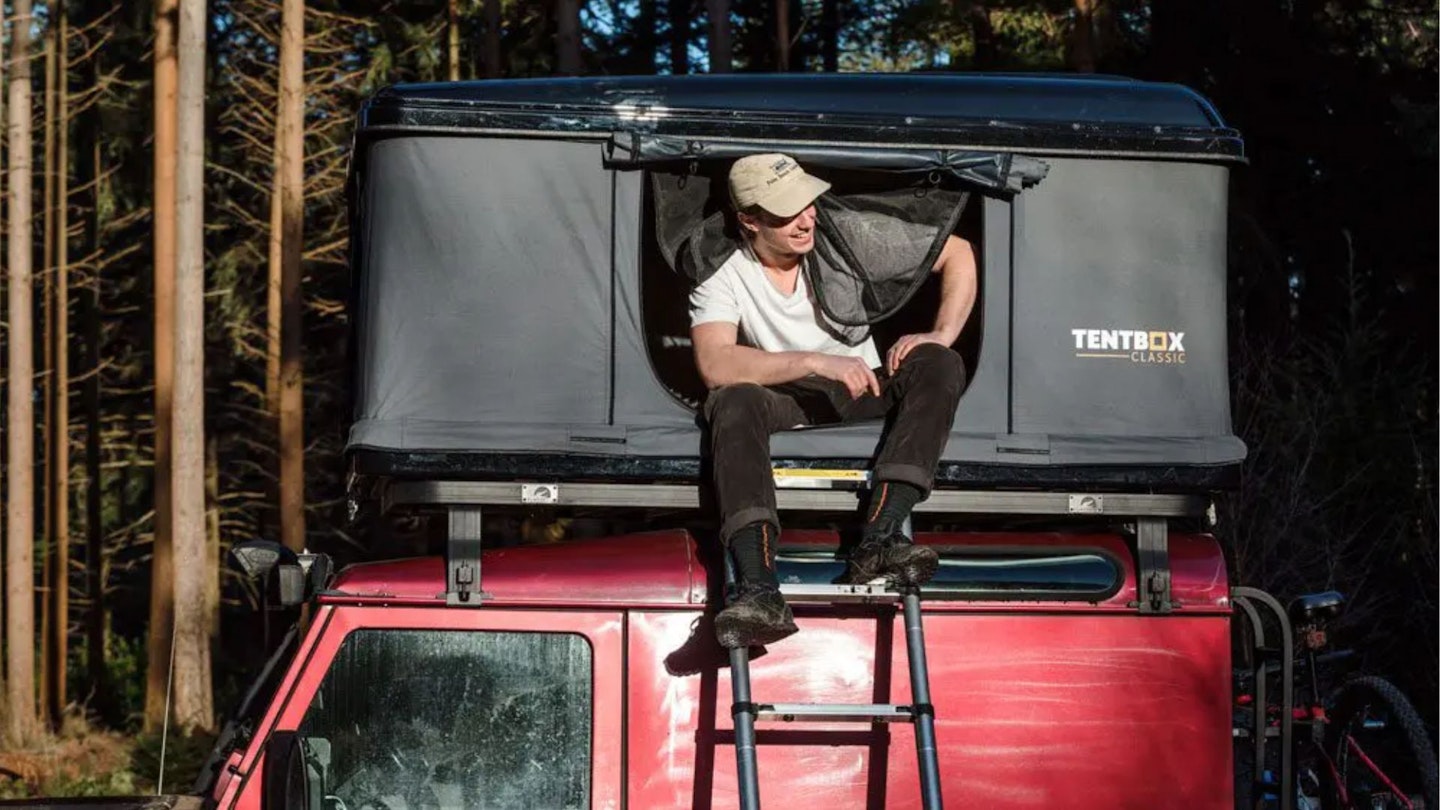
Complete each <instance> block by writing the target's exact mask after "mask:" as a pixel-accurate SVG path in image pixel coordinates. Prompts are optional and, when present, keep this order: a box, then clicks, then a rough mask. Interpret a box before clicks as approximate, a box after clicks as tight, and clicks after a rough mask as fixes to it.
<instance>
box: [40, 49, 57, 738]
mask: <svg viewBox="0 0 1440 810" xmlns="http://www.w3.org/2000/svg"><path fill="white" fill-rule="evenodd" d="M44 65H45V91H44V93H45V98H44V100H43V102H42V103H41V107H42V108H43V109H44V116H43V118H42V119H41V120H42V123H41V132H42V133H43V134H42V135H41V143H42V146H41V153H42V154H43V155H44V156H45V157H44V162H43V163H42V164H41V165H42V168H41V171H40V183H41V188H42V189H43V191H42V192H41V196H40V199H41V203H40V219H41V226H40V232H41V237H40V289H41V295H40V367H39V368H38V369H36V372H37V373H38V374H39V376H40V378H41V379H42V380H43V383H42V384H41V386H40V459H41V461H40V469H39V475H40V482H41V483H40V596H41V598H40V662H39V663H40V706H41V707H42V709H43V710H44V712H45V715H46V717H47V718H48V717H49V716H50V709H51V706H52V703H53V701H52V699H51V694H50V690H51V688H52V687H53V686H54V682H55V675H54V673H53V672H51V669H50V665H51V663H52V656H51V654H50V640H51V638H53V636H54V633H53V631H52V629H51V625H52V621H53V618H54V617H53V611H54V608H55V599H54V593H55V563H54V554H53V549H54V546H55V543H54V541H55V524H54V521H53V515H52V514H51V506H52V505H53V503H54V501H53V499H52V498H51V497H50V493H51V490H52V488H53V487H54V484H55V480H54V479H55V456H54V448H55V442H54V428H55V425H54V416H55V409H54V403H55V373H54V370H55V318H54V315H55V274H54V272H53V271H54V268H55V26H54V25H53V24H47V25H46V27H45V46H44Z"/></svg>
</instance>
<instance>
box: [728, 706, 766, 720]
mask: <svg viewBox="0 0 1440 810" xmlns="http://www.w3.org/2000/svg"><path fill="white" fill-rule="evenodd" d="M759 713H760V704H759V703H746V702H740V703H732V704H730V716H731V717H739V716H740V715H742V714H759Z"/></svg>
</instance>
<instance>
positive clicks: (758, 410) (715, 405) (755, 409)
mask: <svg viewBox="0 0 1440 810" xmlns="http://www.w3.org/2000/svg"><path fill="white" fill-rule="evenodd" d="M769 395H770V392H769V391H766V390H765V388H764V387H763V386H760V385H756V384H755V383H736V384H734V385H722V386H721V387H719V388H716V389H713V390H711V391H710V394H709V395H708V396H707V397H706V398H705V421H707V422H709V423H710V424H711V426H715V425H717V424H718V425H724V424H726V423H727V422H734V421H746V422H748V421H751V420H756V419H760V418H761V417H762V416H763V415H764V413H765V405H766V400H767V398H768V397H769Z"/></svg>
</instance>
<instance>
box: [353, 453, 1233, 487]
mask: <svg viewBox="0 0 1440 810" xmlns="http://www.w3.org/2000/svg"><path fill="white" fill-rule="evenodd" d="M705 466H706V463H705V461H704V460H703V459H700V458H694V457H690V458H666V457H652V456H620V455H581V454H572V453H473V452H413V451H377V450H352V451H351V453H350V471H351V473H352V474H354V475H358V476H364V477H367V478H380V479H389V480H391V481H397V482H398V481H521V480H528V481H540V482H555V483H565V482H571V483H617V484H689V485H695V484H699V483H701V482H703V481H704V480H705V477H706V476H705V473H704V470H705ZM774 466H775V467H776V468H785V469H795V470H807V469H808V470H864V469H867V468H868V467H869V466H870V460H869V459H854V458H848V459H814V458H807V459H784V458H778V459H775V460H774ZM1239 478H1240V465H1238V464H1224V465H1150V466H1120V465H1085V466H1058V465H1016V464H1007V465H1001V464H977V463H959V462H942V463H941V464H940V466H939V467H938V468H937V470H936V473H935V488H936V489H937V490H946V489H967V490H1007V489H1018V490H1055V491H1066V490H1080V491H1085V492H1137V493H1209V492H1216V491H1220V490H1228V489H1233V488H1235V487H1236V486H1237V485H1238V483H1239Z"/></svg>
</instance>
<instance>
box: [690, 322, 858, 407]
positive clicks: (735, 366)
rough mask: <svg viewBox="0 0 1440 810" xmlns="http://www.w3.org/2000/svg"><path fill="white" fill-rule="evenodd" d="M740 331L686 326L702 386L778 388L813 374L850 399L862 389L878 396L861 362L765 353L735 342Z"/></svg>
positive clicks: (717, 325) (706, 325)
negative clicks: (838, 385) (837, 384)
mask: <svg viewBox="0 0 1440 810" xmlns="http://www.w3.org/2000/svg"><path fill="white" fill-rule="evenodd" d="M739 337H740V330H739V328H738V327H737V326H735V324H732V323H725V322H723V321H712V322H710V323H702V324H697V325H695V326H692V327H690V341H691V343H692V344H693V346H694V348H695V366H696V368H698V369H699V371H700V379H701V380H703V381H704V382H705V387H706V388H710V389H715V388H719V387H720V386H722V385H735V384H737V383H755V384H756V385H780V384H781V383H787V382H794V381H795V380H798V379H800V378H802V377H808V376H811V375H812V374H813V375H817V376H820V377H825V378H827V379H831V380H837V381H839V382H842V383H844V384H845V386H846V387H847V388H849V389H850V395H851V396H852V397H856V396H859V395H860V394H861V393H864V392H865V391H866V390H869V391H870V392H871V393H873V394H875V395H876V396H879V394H880V382H879V380H877V379H876V377H875V373H874V372H873V371H871V370H870V368H869V366H867V365H866V364H865V361H863V360H861V359H860V358H858V357H838V356H836V355H830V354H821V353H819V352H767V351H761V350H760V349H756V348H752V347H750V346H741V345H740V343H739Z"/></svg>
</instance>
